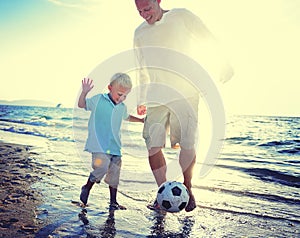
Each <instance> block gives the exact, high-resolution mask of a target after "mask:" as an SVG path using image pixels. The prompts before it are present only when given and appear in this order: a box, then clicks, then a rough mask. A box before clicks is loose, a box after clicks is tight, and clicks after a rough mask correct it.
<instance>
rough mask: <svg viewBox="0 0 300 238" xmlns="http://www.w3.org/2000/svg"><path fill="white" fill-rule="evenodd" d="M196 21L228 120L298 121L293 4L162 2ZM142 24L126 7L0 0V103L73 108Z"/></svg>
mask: <svg viewBox="0 0 300 238" xmlns="http://www.w3.org/2000/svg"><path fill="white" fill-rule="evenodd" d="M161 6H162V8H163V9H171V8H176V7H184V8H187V9H189V10H191V11H192V12H194V13H195V14H196V15H198V16H199V17H200V18H201V19H202V21H203V22H204V23H205V24H206V26H207V27H208V28H209V29H210V31H211V32H212V33H213V34H214V35H215V36H216V38H217V39H218V40H219V42H220V43H221V45H222V46H223V47H224V49H225V51H226V53H227V56H228V58H229V60H230V62H231V64H232V66H233V68H234V71H235V75H234V77H233V78H232V79H231V80H230V81H228V82H226V83H224V84H220V85H218V88H219V90H220V94H221V96H222V99H223V103H224V107H225V111H226V112H229V113H232V114H255V115H274V116H276V115H280V116H300V97H299V88H300V83H299V81H300V70H299V62H300V59H299V58H300V44H299V42H300V30H299V29H300V1H298V0H226V1H223V0H209V1H208V0H162V2H161ZM142 21H143V19H142V18H141V17H140V16H139V14H138V12H137V10H136V7H135V5H134V1H133V0H109V1H107V0H106V1H104V0H11V1H8V0H0V29H1V31H0V41H1V44H0V64H1V66H0V70H1V71H0V72H1V87H0V100H20V99H36V100H44V101H50V102H53V103H54V104H57V103H62V104H63V105H65V106H68V107H73V106H74V105H75V104H76V103H77V102H76V100H77V96H78V93H79V92H80V87H81V80H82V79H83V78H84V77H86V76H87V75H89V73H90V72H91V71H92V70H93V69H94V68H95V67H96V66H97V65H98V64H100V63H101V62H103V61H105V60H107V59H108V58H110V57H113V56H114V55H118V54H119V53H120V52H124V51H127V50H131V49H132V45H133V34H134V30H135V28H136V27H137V26H138V25H139V24H140V23H141V22H142Z"/></svg>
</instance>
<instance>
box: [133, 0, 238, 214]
mask: <svg viewBox="0 0 300 238" xmlns="http://www.w3.org/2000/svg"><path fill="white" fill-rule="evenodd" d="M135 4H136V7H137V10H138V12H139V14H140V16H141V17H142V18H144V19H145V22H143V23H142V24H141V25H140V26H139V27H138V28H137V29H136V31H135V35H134V46H135V52H136V58H137V61H138V64H139V75H138V77H137V78H138V80H139V86H140V90H141V92H140V95H139V102H138V104H139V105H138V107H137V112H138V114H139V115H143V114H145V113H146V112H147V117H146V120H145V124H144V130H143V137H144V139H145V142H146V145H147V149H148V156H149V164H150V167H151V169H152V172H153V175H154V177H155V180H156V183H157V185H158V186H160V185H161V184H162V183H163V182H165V181H166V161H165V158H164V154H163V153H162V148H163V147H164V145H165V135H166V131H167V129H168V128H170V139H171V145H172V146H173V145H175V144H177V143H178V144H179V145H180V154H179V164H180V166H181V169H182V173H183V177H184V182H183V183H184V185H185V186H186V187H187V189H188V191H189V194H190V200H189V202H188V204H187V206H186V208H185V210H186V211H187V212H190V211H192V210H194V209H195V207H196V202H195V197H194V195H193V193H192V183H191V180H192V175H193V168H194V165H195V161H196V153H195V135H196V131H197V124H198V118H197V116H198V101H199V95H198V94H199V93H198V92H197V90H196V89H195V88H194V87H193V86H192V85H191V84H190V83H189V82H188V81H187V80H185V79H184V78H183V77H182V76H180V75H177V74H176V72H169V71H168V70H166V69H164V64H165V62H167V63H166V65H167V64H168V63H171V64H180V62H178V61H180V59H178V58H177V57H176V55H177V54H176V53H175V52H180V53H182V54H184V55H187V56H189V57H193V56H197V54H199V55H201V57H200V60H203V63H204V65H206V66H207V69H209V70H211V69H215V68H217V67H219V66H217V67H215V66H214V65H213V64H210V63H212V62H221V61H220V60H219V58H218V57H217V53H216V52H217V50H216V48H214V47H212V46H213V45H214V39H213V37H212V35H211V33H210V32H209V31H208V30H207V28H206V27H205V26H204V24H203V23H202V22H201V20H200V19H199V18H198V17H197V16H195V15H194V14H193V13H191V12H190V11H188V10H186V9H172V10H169V11H168V10H163V9H162V8H161V7H160V0H135ZM149 47H152V48H151V50H148V49H149ZM160 49H161V50H160ZM163 49H170V50H174V57H164V54H163V51H164V50H163ZM194 52H196V53H194ZM206 56H207V59H206ZM214 56H216V57H214ZM155 60H158V61H159V62H160V61H161V62H162V67H160V68H151V65H148V64H149V62H153V61H155ZM222 63H223V62H222ZM212 65H213V66H212ZM224 65H225V66H226V67H225V68H224V67H223V66H224ZM211 66H212V67H211ZM227 66H228V65H227V64H222V66H221V68H220V69H221V71H219V72H221V78H222V80H228V78H230V77H231V75H232V71H231V70H230V68H228V67H227ZM187 70H190V69H187ZM199 77H201V75H199ZM166 95H170V97H169V98H167V99H166ZM145 104H147V107H146V105H145ZM153 208H154V209H155V208H159V206H158V204H157V202H154V204H153Z"/></svg>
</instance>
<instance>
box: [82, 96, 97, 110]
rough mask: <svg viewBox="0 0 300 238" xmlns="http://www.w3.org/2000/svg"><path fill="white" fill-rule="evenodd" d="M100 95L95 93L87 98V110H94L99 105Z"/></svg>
mask: <svg viewBox="0 0 300 238" xmlns="http://www.w3.org/2000/svg"><path fill="white" fill-rule="evenodd" d="M99 97H100V95H95V96H93V97H91V98H87V99H86V100H85V103H86V108H85V110H87V111H93V110H94V109H95V108H96V106H97V103H98V101H99Z"/></svg>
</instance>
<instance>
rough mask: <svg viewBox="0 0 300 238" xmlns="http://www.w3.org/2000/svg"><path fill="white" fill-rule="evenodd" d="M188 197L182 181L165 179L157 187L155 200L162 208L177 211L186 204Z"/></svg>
mask: <svg viewBox="0 0 300 238" xmlns="http://www.w3.org/2000/svg"><path fill="white" fill-rule="evenodd" d="M189 198H190V196H189V192H188V190H187V188H186V186H184V184H183V183H180V182H177V181H167V182H165V183H163V184H162V185H160V187H159V188H158V191H157V197H156V200H157V202H158V204H159V205H160V207H161V208H162V209H163V210H165V211H167V212H179V211H181V210H183V209H184V208H185V207H186V206H187V204H188V201H189Z"/></svg>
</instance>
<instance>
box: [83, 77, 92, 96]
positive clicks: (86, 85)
mask: <svg viewBox="0 0 300 238" xmlns="http://www.w3.org/2000/svg"><path fill="white" fill-rule="evenodd" d="M93 87H94V85H93V80H92V79H89V78H84V79H83V80H82V92H84V93H88V92H89V91H91V90H92V88H93Z"/></svg>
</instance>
